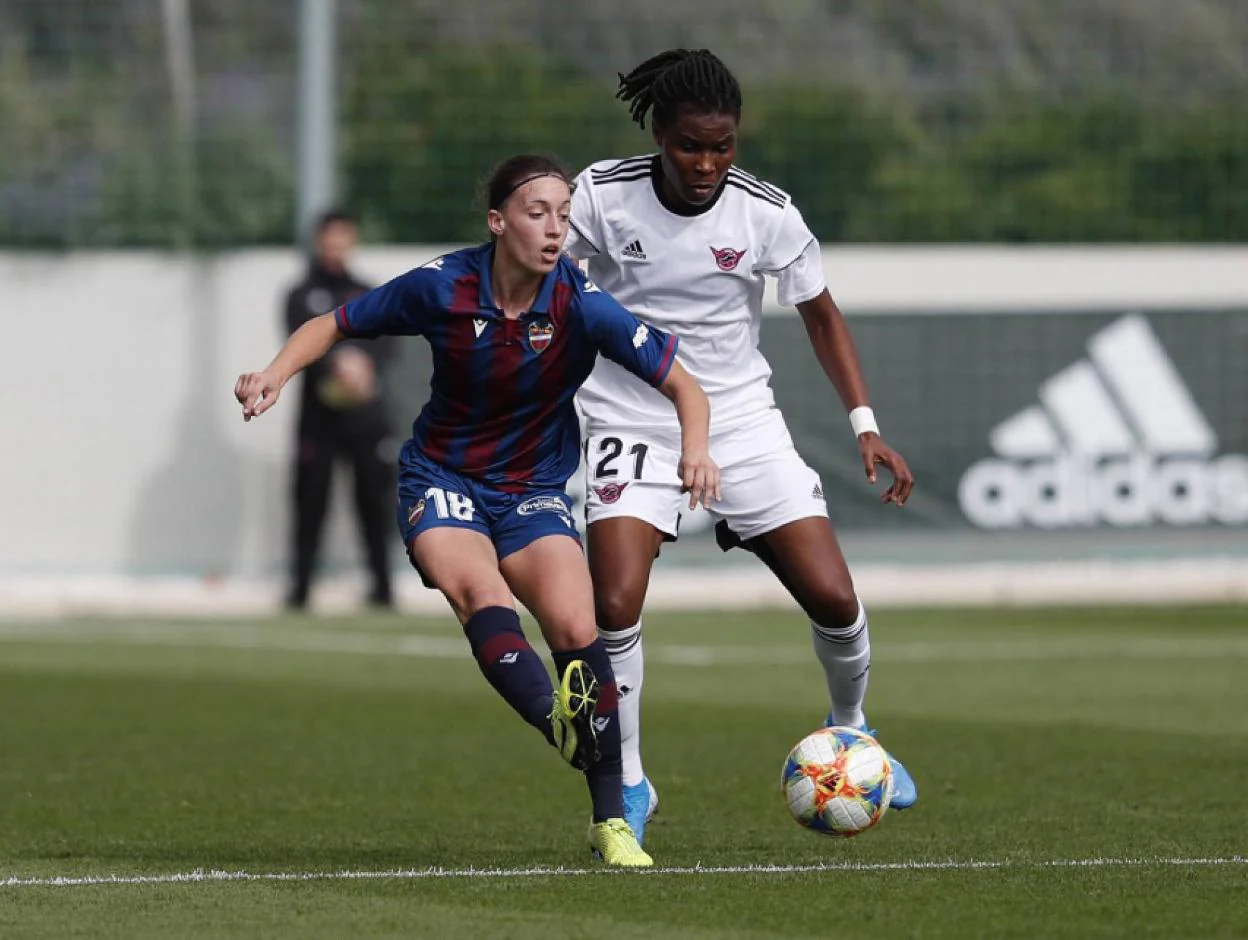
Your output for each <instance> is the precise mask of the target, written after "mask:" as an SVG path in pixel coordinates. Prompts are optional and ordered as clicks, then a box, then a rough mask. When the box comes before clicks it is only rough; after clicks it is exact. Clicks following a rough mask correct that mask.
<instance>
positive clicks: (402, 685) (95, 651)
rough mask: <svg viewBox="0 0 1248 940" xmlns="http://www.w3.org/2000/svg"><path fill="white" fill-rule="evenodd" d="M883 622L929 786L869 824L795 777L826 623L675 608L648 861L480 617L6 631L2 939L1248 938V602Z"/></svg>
mask: <svg viewBox="0 0 1248 940" xmlns="http://www.w3.org/2000/svg"><path fill="white" fill-rule="evenodd" d="M872 631H873V637H874V643H875V656H874V662H873V668H872V672H871V691H870V695H869V698H868V706H869V707H868V717H869V719H870V721H871V722H872V724H873V725H874V726H876V727H877V728H878V729H879V731H880V737H881V740H882V741H883V742H884V744H885V745H886V746H887V747H889V748H890V749H891V750H893V751H894V752H895V753H896V754H897V755H898V756H899V757H900V758H901V759H902V760H904V761H905V762H906V763H907V766H908V767H909V768H910V769H911V771H912V772H913V773H914V776H915V778H916V779H917V781H918V784H919V787H920V794H921V798H920V802H919V805H918V806H917V807H916V808H915V809H913V810H910V811H908V812H905V813H890V814H888V815H887V816H886V817H885V818H884V820H883V821H882V822H881V824H880V825H879V826H878V827H877V828H876V829H874V830H872V831H870V832H868V833H866V834H864V835H863V836H861V837H860V838H857V839H852V840H847V841H841V840H832V839H827V838H822V837H819V836H815V835H813V834H810V833H807V832H804V831H802V830H801V829H799V828H798V827H797V826H796V825H795V824H794V823H793V822H792V821H791V820H790V819H789V817H788V814H787V812H786V810H785V807H784V803H783V800H782V799H781V797H780V794H779V788H778V784H779V773H780V767H781V764H782V761H783V758H784V756H785V754H786V752H787V750H788V748H789V747H790V746H791V745H792V744H793V743H794V742H796V741H797V739H798V738H800V737H801V736H802V735H803V734H805V733H807V732H808V731H810V730H812V729H814V728H815V727H816V726H817V725H818V724H819V723H820V719H821V717H822V712H823V709H824V707H825V700H826V693H825V690H824V688H823V679H822V674H821V672H820V670H819V668H818V666H817V665H816V663H815V661H814V657H813V654H812V653H811V652H810V647H809V642H810V641H809V636H808V628H807V627H805V626H804V625H803V622H802V620H801V618H800V617H799V616H797V615H796V614H788V613H775V612H767V613H748V612H741V613H734V614H727V615H726V614H714V615H711V614H706V615H688V614H684V615H676V614H667V615H661V614H655V615H653V616H651V617H649V619H648V621H647V650H648V652H649V654H650V658H649V664H648V669H647V683H646V704H647V710H646V713H645V719H644V720H645V732H646V753H647V767H648V770H649V772H650V774H651V776H652V778H653V779H654V781H655V783H656V785H657V786H658V788H659V793H660V796H661V798H662V808H661V812H660V816H659V818H658V819H657V820H656V821H655V822H654V823H653V824H652V825H651V828H650V830H649V833H648V839H647V845H648V847H649V848H650V849H651V851H652V853H653V854H654V856H655V858H656V862H657V864H658V865H659V866H661V870H659V871H655V872H652V873H646V874H635V873H614V872H603V871H601V870H599V869H595V868H593V866H592V865H591V863H590V860H589V858H588V854H587V852H586V850H585V848H584V834H585V824H586V820H587V814H588V798H587V796H586V795H585V792H584V787H583V784H582V782H581V780H580V779H579V777H578V776H577V775H576V774H575V773H574V772H572V771H571V770H569V769H568V768H567V767H566V766H564V765H563V764H562V763H560V761H559V759H558V757H557V756H556V754H555V753H554V752H553V751H552V750H550V749H549V748H547V747H545V745H544V744H543V743H542V742H541V740H540V738H539V737H538V735H537V734H536V732H534V731H532V730H531V729H528V728H526V727H524V726H523V725H522V724H521V722H520V721H519V719H518V718H516V717H515V716H513V715H512V714H511V713H510V712H509V711H508V710H507V709H506V707H505V706H504V705H503V704H502V703H501V702H500V701H499V700H498V699H497V698H496V697H495V696H494V694H493V693H492V692H491V691H490V690H489V689H488V687H487V686H486V684H485V682H484V680H483V679H482V678H481V676H480V674H479V673H478V672H477V670H476V667H475V665H474V664H473V663H472V661H471V659H470V658H469V656H468V653H467V649H466V644H464V643H463V641H462V639H461V638H460V637H459V634H458V629H457V628H456V627H455V626H454V624H453V622H452V621H451V618H450V617H449V616H448V617H444V618H435V619H428V620H413V619H411V618H401V617H365V618H359V619H352V620H333V619H318V618H310V619H274V620H265V621H259V622H237V621H223V622H219V623H189V622H188V623H165V622H161V623H157V622H152V621H133V620H129V621H108V620H100V621H48V622H44V623H37V624H34V623H32V624H24V623H14V622H0V936H3V937H6V938H7V937H26V936H32V937H35V936H47V937H74V936H84V937H85V936H91V937H126V938H130V937H141V936H179V937H201V936H202V937H207V936H223V935H244V936H292V937H347V936H436V937H438V938H440V940H448V938H453V937H495V936H498V937H515V938H527V937H535V938H542V940H549V938H552V937H561V936H575V937H585V936H610V937H613V938H632V937H638V938H647V940H653V938H657V937H667V936H679V937H696V938H726V937H785V938H792V937H794V936H832V937H837V938H855V937H871V938H875V937H924V938H929V937H958V938H961V937H975V936H983V937H1048V938H1053V937H1071V938H1076V937H1078V938H1084V937H1132V938H1136V937H1199V938H1210V937H1242V936H1248V861H1246V858H1245V857H1246V856H1248V810H1246V809H1245V806H1244V804H1245V796H1244V792H1245V791H1244V781H1245V771H1246V769H1248V611H1245V610H1244V609H1242V608H1188V609H1174V610H1158V609H1147V610H1127V609H1118V608H1112V609H1110V608H1107V609H1080V610H1051V611H1049V610H1027V611H1019V610H994V611H973V612H953V611H905V612H902V611H897V612H893V611H879V612H877V613H876V614H875V615H874V616H873V619H872ZM534 869H537V870H538V871H536V872H534V871H533V870H534ZM556 869H561V870H559V871H556ZM191 872H201V873H206V874H201V875H200V876H199V877H197V878H195V879H190V880H177V879H175V878H174V877H173V876H176V875H179V874H186V873H191ZM213 872H226V873H230V874H229V875H228V876H222V875H213V874H211V873H213ZM110 876H116V878H117V879H118V880H117V881H114V882H112V883H102V884H100V883H91V882H93V880H95V879H104V878H109V877H110ZM144 878H147V879H148V880H143V879H144Z"/></svg>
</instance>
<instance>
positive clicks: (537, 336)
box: [529, 320, 555, 353]
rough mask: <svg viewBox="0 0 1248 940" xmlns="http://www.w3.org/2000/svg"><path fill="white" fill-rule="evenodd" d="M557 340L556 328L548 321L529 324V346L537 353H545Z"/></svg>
mask: <svg viewBox="0 0 1248 940" xmlns="http://www.w3.org/2000/svg"><path fill="white" fill-rule="evenodd" d="M554 338H555V328H554V327H553V326H551V325H550V323H549V322H548V321H546V320H542V321H540V322H537V323H530V324H529V345H530V346H531V347H533V351H534V352H535V353H544V352H545V351H546V348H547V347H548V346H549V345H550V343H551V341H552V340H553V339H554Z"/></svg>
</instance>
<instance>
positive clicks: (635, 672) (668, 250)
mask: <svg viewBox="0 0 1248 940" xmlns="http://www.w3.org/2000/svg"><path fill="white" fill-rule="evenodd" d="M616 97H618V98H620V99H621V100H623V101H624V102H625V103H626V104H627V105H628V106H629V110H630V112H631V114H632V117H633V120H634V121H636V122H637V123H638V124H639V125H641V127H643V128H644V127H645V126H646V117H647V115H649V116H650V117H651V128H650V133H651V137H652V139H653V142H654V144H655V145H656V147H657V150H658V152H657V153H648V154H644V155H641V156H636V157H630V158H627V159H624V160H604V161H601V162H598V163H595V164H593V165H592V166H590V167H589V168H588V169H586V170H585V171H584V172H582V173H581V174H580V176H578V177H577V181H576V182H577V185H576V188H575V191H574V192H575V195H574V196H573V201H572V218H571V234H570V235H569V236H568V242H567V251H568V253H569V254H570V255H571V256H572V257H573V258H576V259H578V260H586V261H587V262H588V268H589V275H590V277H591V278H593V280H594V282H595V283H596V284H598V285H599V286H600V287H602V289H603V290H605V291H607V292H609V293H611V294H612V295H613V296H615V297H616V298H617V299H618V300H619V301H620V302H621V303H622V304H624V305H625V306H626V307H628V308H629V309H630V310H632V311H634V312H635V313H636V314H637V315H638V316H641V317H644V318H645V319H647V320H648V321H650V322H653V323H654V324H655V325H657V326H658V327H660V328H662V329H665V330H669V331H672V332H676V333H679V334H680V336H681V347H680V357H681V360H682V363H683V364H684V365H685V367H686V368H687V369H688V370H689V372H690V373H691V374H692V375H693V376H694V377H695V378H696V379H697V380H698V381H699V382H700V383H701V384H702V386H703V387H704V388H705V389H706V392H707V394H708V396H709V397H710V400H711V407H712V418H713V420H712V425H711V454H712V457H713V458H714V460H715V461H716V463H718V464H719V465H720V466H721V467H722V468H723V493H724V498H723V500H722V501H719V502H717V503H716V504H715V505H714V506H713V507H711V512H712V515H713V516H714V517H715V518H716V520H717V522H716V529H715V534H716V538H717V540H718V542H719V544H720V547H721V548H723V549H724V550H725V551H728V550H729V549H731V548H745V549H746V550H748V551H751V552H753V553H754V554H755V555H757V556H758V558H759V559H760V560H761V561H763V562H764V563H765V564H766V565H767V567H768V568H770V569H771V570H772V572H774V573H775V575H776V577H777V578H778V579H779V581H780V582H781V584H783V585H784V586H785V588H786V589H788V591H789V593H790V594H791V595H792V596H793V598H794V600H795V601H797V603H798V604H799V605H800V606H801V608H802V610H803V611H804V612H805V613H806V615H807V616H808V617H809V618H810V625H811V630H812V635H813V640H814V647H815V655H816V657H817V659H818V661H819V663H820V664H821V665H822V667H823V670H824V674H825V677H826V680H827V686H828V695H829V699H830V708H829V712H828V715H827V718H826V722H827V724H828V725H848V726H850V727H854V728H858V729H860V730H863V731H866V730H868V729H867V722H866V717H865V716H864V714H863V701H864V698H865V696H866V691H867V674H868V670H869V669H870V668H871V643H870V639H869V634H868V628H867V613H866V610H865V608H864V607H863V605H862V602H861V601H860V600H859V599H858V595H857V593H856V592H855V590H854V584H853V580H852V578H851V577H850V572H849V567H848V566H847V565H846V562H845V557H844V555H843V554H842V553H841V548H840V545H839V544H838V542H837V538H836V533H835V532H834V530H833V528H832V525H831V522H830V521H829V519H828V508H827V504H826V502H825V500H824V492H823V484H822V482H821V481H820V479H819V475H818V474H817V473H816V472H815V471H814V470H813V469H812V468H811V467H810V466H809V465H808V464H807V463H806V462H805V461H804V460H803V459H802V457H801V455H800V454H798V452H797V450H796V449H795V448H794V446H793V440H792V438H791V437H790V435H789V431H788V428H787V426H786V425H785V421H784V416H783V415H781V413H780V411H779V410H778V409H777V408H776V404H775V397H774V396H773V394H772V391H771V387H770V384H769V380H770V377H771V367H770V366H769V365H768V364H767V361H766V360H765V359H764V358H763V354H762V352H761V351H760V350H759V348H758V341H759V330H760V327H761V323H762V308H763V291H764V285H765V279H766V278H767V277H773V278H775V279H776V283H777V296H778V299H779V302H780V304H781V305H782V306H793V307H796V308H797V310H798V312H799V313H800V314H801V317H802V321H803V323H804V324H805V326H806V331H807V333H808V335H809V337H810V341H811V345H812V346H813V348H814V352H815V355H816V357H817V358H818V360H819V363H820V364H821V365H822V366H823V369H824V371H825V372H826V373H827V375H828V377H829V379H830V380H831V382H832V384H833V386H834V387H835V389H836V391H837V392H838V394H839V396H840V399H841V402H842V404H843V405H844V406H845V409H846V410H847V411H848V412H849V419H850V420H849V423H850V425H851V427H852V429H853V433H854V436H855V437H856V438H857V445H858V449H859V451H860V453H861V456H862V461H863V467H864V469H865V471H866V475H867V478H868V479H869V480H870V481H871V482H872V483H874V482H876V476H877V469H876V468H877V466H883V467H885V468H886V469H887V470H888V471H889V472H890V473H891V474H892V477H893V481H892V483H891V484H890V485H889V486H888V487H887V488H886V490H885V491H884V493H883V500H884V502H886V503H892V504H894V505H896V506H901V505H903V504H904V503H905V502H906V499H907V498H908V497H909V495H910V490H911V488H912V487H913V485H914V478H913V476H912V475H911V473H910V469H909V467H908V466H907V465H906V462H905V460H903V459H902V457H901V455H900V454H898V453H897V452H896V451H894V450H893V449H892V448H891V447H889V446H888V445H887V444H886V443H885V442H884V439H883V438H882V437H881V436H880V433H879V427H878V426H877V425H876V422H875V417H874V414H873V412H872V410H871V408H870V406H869V401H870V399H869V398H868V394H867V385H866V381H865V380H864V378H863V375H862V367H861V365H860V363H859V361H858V353H857V351H856V350H855V348H854V342H853V338H852V337H851V336H850V332H849V327H848V325H847V324H846V323H845V318H844V317H843V316H842V315H841V311H840V310H839V309H837V306H836V304H835V303H834V302H833V300H832V297H831V295H830V294H829V292H828V289H827V284H826V281H825V279H824V275H823V257H822V250H821V248H820V246H819V242H818V240H817V239H816V238H815V236H814V234H812V233H811V231H810V229H809V228H808V227H807V225H806V223H805V221H804V220H803V219H802V215H801V213H800V212H799V211H798V210H797V208H796V207H795V206H794V205H793V201H792V200H791V199H790V198H789V196H788V194H787V193H785V192H783V191H782V190H780V189H778V188H777V187H775V186H773V185H771V184H770V183H766V182H763V181H762V180H759V179H757V178H755V177H753V176H751V175H750V174H749V173H746V172H745V171H744V170H741V169H738V168H737V167H735V166H734V161H735V159H736V154H737V129H738V124H739V122H740V120H741V88H740V86H739V85H738V83H737V80H736V78H735V76H733V74H732V72H730V71H729V70H728V68H727V67H726V66H725V65H724V63H723V62H721V61H720V60H719V59H718V58H717V57H716V56H715V55H713V54H712V53H711V52H709V51H708V50H705V49H699V50H688V49H673V50H670V51H668V52H663V53H660V54H658V55H656V56H654V57H653V58H650V59H647V60H646V61H645V62H643V63H641V64H640V65H638V66H637V67H636V68H635V69H633V70H632V71H631V72H630V73H629V74H627V75H621V76H620V85H619V90H618V92H617V95H616ZM812 172H818V167H816V166H813V165H812ZM813 394H815V393H814V392H813V391H812V395H813ZM577 401H578V403H579V404H580V406H581V410H582V412H583V413H584V415H585V419H586V445H585V446H586V458H587V477H588V479H587V485H586V519H587V522H588V525H587V534H588V542H589V545H588V548H589V565H590V571H591V573H592V575H593V582H594V604H595V608H596V612H597V618H598V627H599V629H600V630H601V631H602V636H603V639H604V641H605V643H606V647H607V650H608V651H609V652H610V654H611V666H612V669H613V670H614V671H615V676H616V680H617V682H618V683H619V692H620V727H621V731H622V735H623V740H622V749H623V750H622V754H623V762H624V763H623V767H624V798H625V818H626V819H627V821H628V823H629V826H630V827H631V829H632V831H633V832H634V833H636V834H637V837H638V839H639V840H640V839H642V838H644V835H645V825H646V821H647V820H648V819H649V817H650V816H651V815H652V814H653V812H654V810H655V808H656V807H657V805H658V797H657V795H656V793H655V790H654V787H653V786H651V784H650V781H649V780H648V779H647V778H646V776H645V771H644V770H643V767H642V761H641V724H640V722H641V717H640V708H641V702H640V699H641V691H642V682H643V679H644V661H643V658H642V633H641V613H642V604H643V603H644V601H645V598H646V590H647V587H648V585H649V582H650V570H651V567H652V566H653V565H654V560H655V558H656V557H657V556H658V553H659V550H660V548H661V547H662V545H663V543H664V542H665V541H675V539H676V536H677V533H678V532H679V526H680V512H681V493H680V489H679V487H678V486H676V485H674V484H673V483H672V476H673V475H672V474H671V473H670V472H669V471H668V469H667V468H668V467H669V466H671V465H673V464H674V462H675V454H674V451H673V440H674V438H673V434H672V430H673V428H672V418H671V408H670V406H668V405H667V403H666V402H664V401H663V400H662V399H661V398H659V397H657V396H656V395H655V394H654V393H653V392H652V391H651V390H650V389H648V388H646V387H645V386H644V385H642V383H640V382H638V381H637V380H636V379H634V378H633V377H632V376H630V375H628V374H627V373H625V372H623V371H622V370H621V369H620V368H619V367H618V366H616V365H615V364H614V363H611V362H606V361H604V360H599V362H598V364H597V365H596V366H595V367H594V371H593V373H592V374H591V375H590V377H589V379H588V380H587V381H586V383H585V385H584V386H583V387H582V389H581V391H580V393H579V394H578V396H577ZM812 407H819V408H821V407H823V406H822V405H821V404H816V405H813V406H812ZM892 765H893V771H894V779H895V781H896V790H895V792H894V794H893V797H892V800H891V803H890V805H891V806H892V807H894V808H896V809H905V808H907V807H909V806H913V805H914V803H915V801H916V800H917V799H918V791H917V789H916V787H915V784H914V781H913V779H912V778H911V776H910V774H909V773H908V772H907V771H906V769H905V767H904V766H903V765H902V764H901V763H900V762H899V761H897V760H896V758H893V759H892Z"/></svg>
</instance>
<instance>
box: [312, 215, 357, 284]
mask: <svg viewBox="0 0 1248 940" xmlns="http://www.w3.org/2000/svg"><path fill="white" fill-rule="evenodd" d="M357 238H358V233H357V232H356V228H355V226H354V225H353V224H352V223H350V222H330V223H329V224H328V225H326V226H325V228H323V229H322V230H321V232H320V234H319V235H317V236H316V257H317V260H318V261H319V262H320V264H321V267H323V268H324V269H325V270H326V271H329V272H330V273H331V274H341V273H342V272H343V271H345V270H346V267H347V262H348V261H349V260H350V259H351V254H352V252H354V251H355V244H356V240H357Z"/></svg>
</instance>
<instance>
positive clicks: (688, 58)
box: [615, 49, 741, 127]
mask: <svg viewBox="0 0 1248 940" xmlns="http://www.w3.org/2000/svg"><path fill="white" fill-rule="evenodd" d="M615 97H617V98H619V99H620V100H621V101H624V102H626V103H627V104H628V108H629V113H630V114H631V115H632V118H633V120H634V121H636V122H637V123H638V124H640V125H641V126H642V127H645V126H646V112H647V111H648V112H650V114H651V120H652V122H653V123H655V124H658V125H664V124H667V123H668V122H669V121H671V119H672V118H673V117H675V115H676V111H677V110H678V109H679V108H681V107H692V108H694V109H696V110H697V111H699V112H702V113H708V114H709V113H715V112H718V113H723V114H731V115H733V116H734V117H736V118H740V117H741V86H740V85H738V84H737V80H736V78H735V77H734V76H733V74H732V72H730V71H728V66H726V65H724V63H723V62H721V61H720V60H719V59H718V58H717V57H716V56H715V54H714V53H713V52H711V51H710V50H709V49H670V50H668V51H667V52H660V53H659V54H658V55H656V56H653V57H651V58H649V59H646V61H645V62H642V63H641V65H639V66H637V67H636V68H635V69H633V70H632V71H631V72H629V73H628V74H627V75H623V74H621V75H620V87H619V89H618V90H617V91H616V93H615Z"/></svg>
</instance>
